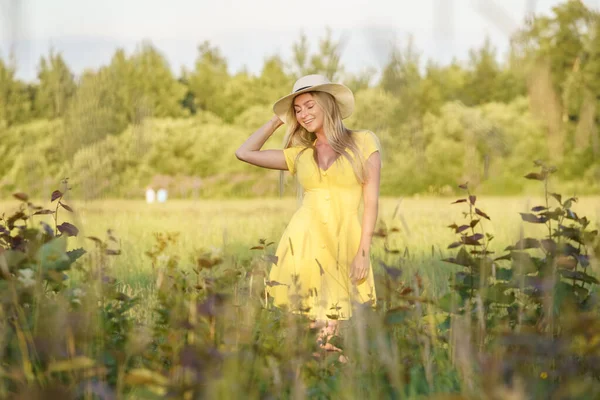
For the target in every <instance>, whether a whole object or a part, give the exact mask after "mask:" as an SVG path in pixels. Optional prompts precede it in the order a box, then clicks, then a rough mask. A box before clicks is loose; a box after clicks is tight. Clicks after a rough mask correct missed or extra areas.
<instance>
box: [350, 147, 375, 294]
mask: <svg viewBox="0 0 600 400" xmlns="http://www.w3.org/2000/svg"><path fill="white" fill-rule="evenodd" d="M366 165H367V174H368V175H367V177H368V179H367V181H366V182H365V183H364V185H363V200H364V211H363V218H362V229H361V235H360V245H359V247H358V253H357V254H356V257H355V258H354V260H353V262H352V266H351V268H350V279H351V280H352V282H353V283H358V282H360V281H362V280H363V279H365V278H366V277H367V275H368V273H369V262H370V258H369V253H370V251H371V239H372V238H373V232H374V231H375V224H376V223H377V214H378V212H379V181H380V175H381V155H380V154H379V152H378V151H377V152H374V153H372V154H371V155H370V156H369V159H368V160H367V164H366Z"/></svg>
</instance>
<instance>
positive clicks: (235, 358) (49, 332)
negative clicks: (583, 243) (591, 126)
mask: <svg viewBox="0 0 600 400" xmlns="http://www.w3.org/2000/svg"><path fill="white" fill-rule="evenodd" d="M458 197H460V196H458ZM458 197H452V198H450V197H447V198H439V197H437V198H433V197H410V198H408V197H407V198H389V197H388V198H382V199H381V201H380V208H379V221H378V226H377V233H378V234H377V235H376V237H374V238H373V246H372V254H371V257H372V261H373V266H374V271H375V275H376V285H377V291H378V306H377V307H376V310H375V311H369V310H367V309H362V308H359V309H357V311H356V313H355V316H354V317H353V318H352V319H351V320H350V321H349V322H346V323H344V324H343V325H342V328H341V333H340V335H339V336H335V337H334V339H332V341H331V343H335V345H336V346H337V347H338V348H341V349H343V354H344V355H345V356H347V357H348V361H347V362H345V363H342V362H340V359H339V353H338V352H327V351H321V352H319V350H318V347H317V346H316V344H315V343H316V342H315V337H316V336H315V335H316V330H314V329H309V328H308V324H307V320H306V319H303V317H302V316H299V315H296V314H291V313H286V312H285V311H281V310H278V309H275V308H273V307H272V305H270V304H269V302H268V300H267V299H265V297H264V293H265V292H264V288H265V279H264V278H265V277H266V272H267V271H268V269H269V267H270V264H269V262H268V260H269V258H268V255H269V254H273V253H274V252H275V248H276V245H277V242H278V240H279V237H280V236H281V234H282V232H283V230H284V229H285V226H286V223H287V221H289V219H290V218H291V216H292V214H293V213H294V211H295V210H296V207H297V202H296V199H295V198H291V197H286V198H282V199H247V200H199V201H184V200H169V201H168V202H166V203H163V204H146V203H145V202H143V201H142V200H105V201H88V202H85V201H76V200H72V201H71V200H69V199H68V197H65V198H62V199H61V200H60V201H61V202H63V203H65V204H68V206H70V207H71V208H72V209H73V210H74V212H73V213H70V212H67V211H66V209H63V208H61V207H58V210H59V211H58V220H59V223H60V222H62V221H68V222H70V223H72V224H73V225H75V226H77V227H78V228H79V232H78V234H77V235H76V236H73V237H70V238H69V239H68V248H69V249H77V248H80V247H83V248H84V249H86V250H87V252H88V253H87V254H86V255H84V256H83V257H82V258H81V259H80V260H79V261H77V262H76V263H75V264H74V267H73V268H72V269H71V270H69V271H66V270H65V272H66V275H67V276H68V279H66V280H65V281H64V282H63V283H62V286H59V289H54V290H55V291H54V292H52V290H50V291H48V289H49V288H51V286H48V283H46V286H45V289H41V290H42V291H45V292H46V293H47V294H46V295H44V296H49V297H47V298H48V299H49V302H48V305H47V306H44V307H48V308H49V310H52V304H54V306H58V307H57V308H56V309H60V310H62V311H60V312H58V316H57V314H56V309H54V311H48V312H47V315H46V313H44V312H43V311H38V313H37V314H35V318H33V320H34V321H36V322H35V323H33V326H34V327H36V329H33V331H32V333H31V335H32V339H31V340H32V343H38V342H37V340H38V339H36V338H35V332H36V331H37V332H38V333H42V334H43V335H44V336H49V337H52V340H53V341H56V343H55V347H52V346H50V347H51V348H52V349H54V350H52V351H50V350H47V349H46V350H44V347H43V346H42V347H41V350H37V351H38V353H34V354H31V359H32V360H34V359H35V358H36V357H40V359H41V360H42V361H41V365H42V367H40V371H44V367H43V366H44V365H45V368H46V370H45V372H43V373H41V372H40V371H38V372H40V374H41V376H42V377H43V378H44V379H40V378H39V376H40V375H37V374H36V373H35V369H34V371H33V372H32V371H30V372H29V375H28V373H27V367H26V366H27V363H24V364H21V367H18V366H17V364H19V363H16V364H15V365H12V366H11V368H12V369H10V371H12V372H11V373H7V374H5V377H10V379H8V380H5V381H3V382H4V383H3V385H2V387H0V391H1V392H2V393H3V394H4V395H6V394H8V393H14V392H19V393H25V395H40V394H42V393H43V394H48V393H54V392H51V390H54V389H53V388H58V389H56V390H57V391H58V392H56V393H63V394H64V395H65V396H67V397H65V398H131V399H137V398H163V397H165V396H172V397H173V398H185V399H191V398H199V397H210V398H238V397H244V398H383V397H386V398H444V397H439V396H442V394H445V395H448V396H451V395H452V396H456V397H448V398H459V399H460V398H463V399H471V398H490V399H495V398H498V399H500V398H507V396H512V398H517V399H520V398H523V399H524V398H530V397H529V396H530V395H531V394H532V393H534V394H535V393H540V394H541V396H542V397H543V396H546V395H548V394H549V393H552V392H556V393H558V394H557V396H558V397H556V398H564V397H561V396H563V395H565V394H568V396H571V395H572V394H573V393H579V397H577V396H575V397H572V398H582V399H587V398H594V397H593V396H595V395H596V394H597V393H598V392H597V391H593V390H596V389H597V387H596V386H594V384H593V382H592V383H590V382H587V383H586V384H583V386H582V388H583V389H581V390H579V391H578V392H577V391H576V392H573V391H572V385H565V384H564V382H563V377H560V375H557V376H559V379H554V380H552V379H547V377H546V376H547V374H548V373H549V372H546V371H547V370H549V369H550V368H549V365H554V363H555V362H556V360H553V361H547V362H546V361H543V360H542V361H541V362H540V361H539V359H537V358H535V357H534V359H535V360H537V361H535V362H534V363H533V367H530V368H529V370H528V371H529V372H530V371H531V370H534V371H536V372H534V376H537V381H539V382H537V381H536V382H533V383H532V382H526V383H523V381H522V380H519V378H518V377H520V376H521V375H518V374H517V373H516V372H515V375H516V376H517V378H514V379H511V380H510V382H511V383H510V384H507V381H505V380H504V379H505V376H504V375H503V374H505V372H502V371H505V370H506V369H507V368H514V369H515V370H518V368H519V365H518V364H519V363H521V361H520V360H519V359H518V358H517V359H513V358H511V357H512V355H510V354H508V353H507V354H506V355H505V354H504V353H503V352H502V351H500V350H499V349H501V348H502V346H498V345H497V344H494V343H495V339H492V338H493V337H494V335H496V334H497V332H496V331H495V329H498V328H500V327H502V326H504V325H502V324H500V325H498V326H496V325H495V323H494V322H493V321H492V320H489V321H487V318H488V317H485V320H486V321H487V322H485V324H484V326H485V327H486V328H485V329H489V331H487V333H486V334H484V335H483V336H485V337H488V339H485V340H484V342H480V340H479V339H477V338H478V337H480V336H481V329H482V328H481V326H482V325H481V324H482V321H483V320H482V319H481V315H479V314H478V316H477V317H476V318H475V320H474V321H471V319H470V318H469V317H468V314H469V311H468V309H467V311H465V312H462V313H458V314H455V315H454V314H451V308H452V307H451V305H450V304H449V300H448V299H449V298H450V297H448V296H450V295H452V293H450V292H451V286H452V285H453V284H456V280H455V279H458V276H459V275H458V274H457V272H459V271H463V270H464V268H463V267H462V266H460V265H456V264H453V263H449V262H445V261H442V259H444V258H448V257H453V256H455V255H456V254H457V252H458V251H457V250H458V249H448V245H449V244H450V243H452V242H454V240H455V237H456V234H455V232H454V230H453V229H449V227H448V226H449V225H451V224H453V223H457V224H458V225H461V224H462V223H465V222H464V221H465V215H464V214H463V212H464V211H465V210H468V207H466V206H465V203H460V204H451V203H452V202H453V201H454V200H456V199H457V198H458ZM463 197H464V196H463ZM544 201H545V200H544V199H543V198H542V197H481V198H477V199H476V203H477V207H479V208H480V210H482V211H483V212H484V213H485V214H486V215H487V216H489V218H490V220H489V221H488V220H486V219H484V218H481V220H482V221H481V223H480V225H479V227H478V229H481V232H483V233H487V234H490V235H493V240H492V241H491V242H490V243H489V246H488V248H487V250H488V251H493V252H494V253H493V254H492V256H493V257H499V256H500V255H503V254H505V253H506V251H505V248H506V247H507V246H508V245H510V244H514V243H515V242H516V241H518V240H519V239H520V238H524V237H542V236H544V235H545V234H547V230H545V225H544V224H525V223H524V222H523V220H522V218H521V216H520V215H519V213H525V212H527V211H528V210H530V209H531V208H533V207H534V206H536V205H539V204H543V202H544ZM32 203H35V204H37V205H39V206H42V207H44V208H46V207H49V208H50V209H52V210H54V206H55V205H56V203H52V204H51V203H50V201H49V199H47V200H40V201H35V200H32ZM18 205H19V202H18V201H17V200H11V201H4V202H2V203H0V210H2V211H3V212H4V213H5V215H6V216H8V215H10V214H11V213H12V212H13V211H15V210H16V209H17V208H18ZM465 207H466V208H465ZM572 209H573V210H574V211H575V212H576V213H577V214H578V215H579V216H580V217H581V216H583V215H585V216H587V218H588V219H589V220H590V221H591V227H592V229H596V228H597V226H598V225H599V222H598V221H600V198H598V197H583V198H579V199H578V201H577V202H575V203H574V204H573V206H572ZM40 221H45V222H46V223H48V225H49V226H51V227H54V221H53V219H52V216H51V215H39V216H34V217H33V219H29V220H28V224H30V226H32V227H35V226H36V224H39V222H40ZM467 223H468V222H467ZM90 238H92V239H90ZM270 242H272V244H270V245H267V246H265V244H267V243H270ZM256 246H258V247H259V248H258V249H256V248H255V249H252V248H253V247H256ZM107 249H112V250H109V251H107ZM116 253H118V254H116ZM107 254H110V255H109V256H107ZM115 254H116V255H115ZM591 260H592V263H591V266H590V267H589V268H588V269H587V270H586V272H587V273H588V274H590V275H592V276H597V275H598V272H600V271H598V269H599V268H600V266H599V265H598V264H597V262H596V261H595V260H594V259H593V256H592V259H591ZM514 265H515V264H513V268H515V267H514ZM21 268H22V267H21ZM455 276H456V278H455ZM44 279H46V280H47V282H51V281H52V275H50V278H48V277H47V276H46V277H45V278H44ZM19 280H21V278H19ZM23 282H25V281H23ZM25 286H27V285H25ZM594 287H595V286H593V285H592V288H594ZM40 288H41V287H40ZM94 288H95V289H94ZM26 289H27V288H24V289H23V290H26ZM592 290H593V291H594V292H595V291H596V290H595V289H592ZM23 293H25V292H23ZM52 293H54V294H52ZM482 293H484V294H483V296H484V297H483V298H484V299H485V292H482ZM61 296H62V297H61ZM502 296H504V294H502ZM61 298H62V299H63V300H59V299H61ZM513 300H514V299H513ZM5 301H9V302H10V300H6V299H5ZM13 301H14V299H13ZM60 301H67V303H69V302H70V304H71V306H70V307H72V308H69V307H67V308H64V307H65V303H64V302H63V303H61V302H60ZM479 301H481V298H480V300H479ZM55 302H57V303H55ZM475 304H477V303H476V302H475ZM486 304H487V301H486ZM524 304H525V303H524ZM19 307H20V309H21V310H26V309H27V307H28V306H27V304H20V305H19V306H18V308H19ZM22 307H25V308H22ZM38 307H40V308H41V309H43V308H44V307H43V306H41V305H38ZM61 307H62V308H61ZM78 307H80V308H78ZM486 307H487V305H486ZM67 309H69V310H71V311H66V310H67ZM81 310H87V311H86V313H85V315H87V317H85V318H83V319H84V320H85V321H87V322H86V323H83V324H82V322H81V320H80V318H82V317H81V315H79V314H77V312H78V311H81ZM488 311H489V315H493V314H495V313H498V311H493V312H492V311H491V310H488ZM488 311H486V314H487V312H488ZM24 312H25V313H26V311H24ZM449 312H450V313H449ZM480 312H481V310H479V311H478V313H480ZM71 313H74V315H79V316H78V317H77V318H75V321H77V322H76V323H75V325H72V324H73V320H72V319H73V318H74V317H73V316H72V314H71ZM465 313H466V314H465ZM500 313H501V312H500ZM451 315H454V317H452V318H451ZM78 318H79V319H78ZM478 318H479V319H478ZM60 321H62V322H60ZM63 324H66V326H69V327H70V328H69V329H72V330H73V331H74V332H75V333H73V335H74V338H73V337H70V336H68V335H67V337H66V338H65V337H64V335H61V334H59V333H57V332H61V329H63ZM488 325H489V326H488ZM504 327H505V328H506V327H507V326H504ZM57 329H58V331H57ZM563 329H566V328H563ZM518 330H519V331H521V332H526V331H527V327H526V325H523V326H522V327H521V328H519V329H518ZM68 332H71V331H70V330H68ZM84 332H85V333H84ZM477 332H479V333H477ZM90 336H91V337H95V338H96V339H94V340H92V339H90ZM594 337H595V336H594ZM69 338H70V339H69ZM543 340H544V339H543V338H542V339H539V340H538V339H536V343H541V342H543ZM590 340H592V341H594V340H595V339H593V338H592V339H590ZM62 341H66V342H67V343H71V344H70V347H69V346H68V348H69V349H70V350H69V351H68V352H67V353H64V352H63V353H61V352H60V351H59V352H58V354H61V355H57V354H56V353H54V351H55V349H56V348H60V347H61V345H60V344H57V343H60V342H62ZM472 342H474V343H477V342H479V346H480V347H478V346H475V345H474V343H472ZM7 343H10V340H9V342H7ZM484 343H485V344H484ZM63 346H64V345H63ZM481 346H483V347H481ZM488 346H491V347H489V348H488ZM17 347H18V346H17ZM586 348H587V347H585V346H583V349H586ZM21 351H22V347H21ZM45 351H48V353H50V354H51V355H46V356H43V355H40V354H44V352H45ZM503 351H504V350H503ZM578 351H582V349H581V348H578ZM486 352H487V353H486ZM9 354H10V352H9ZM35 354H37V355H35ZM61 357H62V358H63V359H62V360H61V359H60V358H61ZM65 357H66V358H65ZM486 357H487V358H486ZM18 359H20V360H21V362H24V361H23V358H22V357H18ZM25 359H27V358H25ZM111 360H112V361H111ZM482 360H483V361H482ZM485 360H487V361H485ZM492 360H496V362H495V363H494V362H492ZM498 360H500V361H498ZM484 361H485V362H484ZM48 362H49V364H48ZM498 362H500V363H499V364H498ZM507 363H508V364H507ZM511 365H512V367H510V366H511ZM484 367H485V368H487V369H488V370H487V371H486V372H484V371H483V370H482V368H484ZM21 368H22V369H21ZM29 368H30V369H31V367H29ZM21 371H22V372H21ZM540 371H541V372H540ZM551 373H556V374H559V373H560V372H559V371H554V372H551ZM536 374H537V375H536ZM544 374H546V375H544ZM540 376H541V377H542V378H540ZM52 378H55V379H56V380H53V379H52ZM11 379H12V382H13V383H14V382H19V380H20V379H22V380H23V381H22V383H23V384H25V386H24V387H25V388H26V389H23V390H21V391H20V390H18V389H15V387H18V385H17V386H13V384H11V383H7V382H11ZM32 383H39V385H37V384H32ZM584 383H585V382H584ZM590 385H591V386H590ZM559 389H560V390H559ZM36 390H37V391H36ZM480 390H485V396H483V395H482V393H479V391H480ZM74 393H75V394H74ZM77 393H78V394H79V397H78V396H77ZM103 393H104V394H105V395H106V396H104V395H103ZM107 393H108V394H107ZM82 394H83V397H81V396H82ZM480 395H481V396H480ZM68 396H72V397H68ZM86 396H87V397H86ZM94 396H96V397H94ZM103 396H104V397H103ZM107 396H108V397H107ZM110 396H116V397H110ZM432 396H433V397H432ZM435 396H438V397H435ZM590 396H592V397H590ZM534 397H537V396H534ZM542 397H539V398H542Z"/></svg>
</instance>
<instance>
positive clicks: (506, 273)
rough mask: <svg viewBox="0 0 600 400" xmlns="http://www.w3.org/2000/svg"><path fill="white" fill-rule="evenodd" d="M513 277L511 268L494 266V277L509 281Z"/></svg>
mask: <svg viewBox="0 0 600 400" xmlns="http://www.w3.org/2000/svg"><path fill="white" fill-rule="evenodd" d="M512 278H513V270H512V269H510V268H496V279H498V280H501V281H510V280H511V279H512Z"/></svg>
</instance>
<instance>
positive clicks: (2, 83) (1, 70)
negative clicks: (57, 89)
mask: <svg viewBox="0 0 600 400" xmlns="http://www.w3.org/2000/svg"><path fill="white" fill-rule="evenodd" d="M15 75H16V68H15V67H14V62H9V63H8V64H6V63H5V62H4V61H3V60H2V59H1V58H0V124H3V125H5V126H12V125H14V124H18V123H23V122H26V121H28V120H29V119H30V117H31V98H30V95H29V92H28V87H27V85H26V84H24V83H23V82H21V81H19V80H18V79H17V78H16V76H15Z"/></svg>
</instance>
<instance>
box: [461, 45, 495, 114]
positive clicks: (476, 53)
mask: <svg viewBox="0 0 600 400" xmlns="http://www.w3.org/2000/svg"><path fill="white" fill-rule="evenodd" d="M499 75H500V66H499V65H498V62H497V61H496V49H495V48H494V47H493V46H492V43H491V41H490V39H489V37H488V38H486V39H485V42H484V44H483V46H482V47H481V48H480V49H479V50H471V51H470V52H469V69H468V73H467V80H466V82H465V89H464V91H465V94H464V96H465V103H466V104H467V105H469V106H474V105H480V104H484V103H488V102H490V101H493V100H495V98H496V93H497V90H498V89H499V86H498V78H499Z"/></svg>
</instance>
